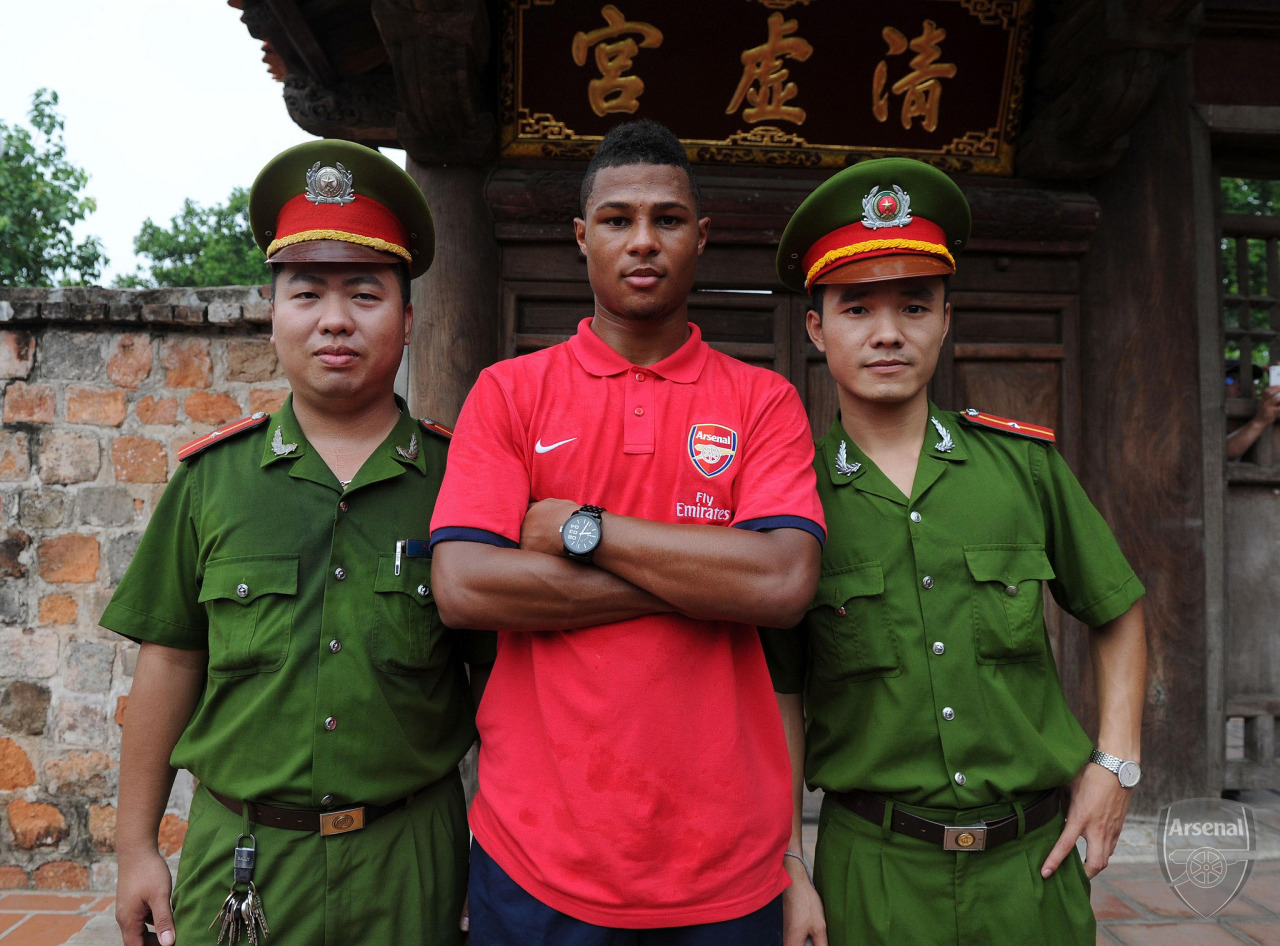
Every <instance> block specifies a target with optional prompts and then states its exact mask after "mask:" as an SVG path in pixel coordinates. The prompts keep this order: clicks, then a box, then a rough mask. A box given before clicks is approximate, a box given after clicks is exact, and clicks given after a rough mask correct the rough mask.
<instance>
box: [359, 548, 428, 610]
mask: <svg viewBox="0 0 1280 946" xmlns="http://www.w3.org/2000/svg"><path fill="white" fill-rule="evenodd" d="M373 590H374V591H376V592H388V591H398V592H399V593H400V594H402V595H408V596H409V597H410V598H412V599H413V600H414V601H416V602H418V604H427V603H428V602H430V601H431V559H429V558H409V557H408V556H405V555H402V556H400V574H399V575H397V574H396V557H395V556H394V555H379V556H378V577H377V578H375V579H374V581H373Z"/></svg>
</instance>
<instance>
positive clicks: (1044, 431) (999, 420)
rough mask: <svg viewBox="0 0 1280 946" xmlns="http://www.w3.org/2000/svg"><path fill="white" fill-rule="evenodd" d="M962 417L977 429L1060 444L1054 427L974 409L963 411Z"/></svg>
mask: <svg viewBox="0 0 1280 946" xmlns="http://www.w3.org/2000/svg"><path fill="white" fill-rule="evenodd" d="M960 416H961V417H962V418H963V419H964V420H965V421H966V422H967V423H970V424H973V425H974V426H975V427H987V428H989V429H991V430H999V431H1002V432H1004V433H1006V434H1014V435H1015V436H1018V437H1030V438H1031V439H1032V440H1043V441H1045V442H1046V443H1057V442H1058V438H1057V436H1055V435H1054V432H1053V428H1052V427H1041V426H1040V425H1039V424H1028V423H1027V422H1026V421H1023V420H1010V419H1009V418H1007V417H997V416H996V415H995V414H984V413H983V412H982V411H978V410H974V409H973V408H972V407H971V408H969V409H968V410H963V411H961V412H960Z"/></svg>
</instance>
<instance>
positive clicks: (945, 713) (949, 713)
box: [942, 706, 956, 719]
mask: <svg viewBox="0 0 1280 946" xmlns="http://www.w3.org/2000/svg"><path fill="white" fill-rule="evenodd" d="M942 718H943V719H955V718H956V711H955V710H953V709H952V708H951V707H950V706H944V707H942Z"/></svg>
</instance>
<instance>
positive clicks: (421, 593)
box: [418, 585, 431, 598]
mask: <svg viewBox="0 0 1280 946" xmlns="http://www.w3.org/2000/svg"><path fill="white" fill-rule="evenodd" d="M429 594H431V589H430V588H428V587H427V586H426V585H419V586H418V595H419V596H420V597H423V598H425V597H426V596H427V595H429Z"/></svg>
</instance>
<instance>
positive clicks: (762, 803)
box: [431, 122, 825, 946]
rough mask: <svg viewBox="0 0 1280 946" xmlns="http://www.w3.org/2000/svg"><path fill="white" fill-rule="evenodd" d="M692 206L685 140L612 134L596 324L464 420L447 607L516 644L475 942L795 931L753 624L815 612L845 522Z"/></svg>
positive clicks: (478, 848) (478, 827)
mask: <svg viewBox="0 0 1280 946" xmlns="http://www.w3.org/2000/svg"><path fill="white" fill-rule="evenodd" d="M699 211H700V206H699V200H698V192H697V184H696V182H695V180H694V178H693V175H692V172H691V171H690V169H689V165H688V161H687V159H686V158H685V154H684V150H683V148H682V147H681V146H680V143H679V142H678V141H677V140H676V138H675V137H674V136H673V135H671V133H670V132H668V131H667V130H666V129H664V128H662V127H661V126H658V125H654V124H652V123H649V122H635V123H631V124H625V125H621V126H619V127H617V128H615V129H614V130H613V131H612V132H610V133H609V135H607V136H606V137H605V139H604V141H603V142H602V143H601V145H600V147H599V149H598V150H597V152H596V155H595V157H594V158H593V160H592V162H591V164H590V166H589V167H588V169H587V174H586V178H585V180H584V182H583V187H582V217H581V218H580V219H577V220H575V221H574V228H575V231H576V234H577V239H578V244H579V246H580V247H581V249H582V252H583V254H584V255H585V256H586V259H587V273H588V278H589V279H590V281H591V288H592V290H593V292H594V294H595V314H594V317H593V318H588V319H584V320H583V321H582V323H581V324H580V325H579V326H578V332H577V334H576V335H575V336H574V337H573V338H571V339H570V340H569V341H567V342H565V343H564V344H561V345H557V346H555V347H553V348H549V349H546V350H544V351H540V352H537V353H535V354H531V355H526V356H524V357H521V358H516V359H514V360H511V361H506V362H502V363H500V364H497V365H494V366H493V367H491V368H489V369H487V370H485V371H484V372H483V373H482V374H481V376H480V378H479V380H478V381H477V382H476V386H475V388H474V389H473V390H472V392H471V394H470V396H469V397H468V399H467V403H466V405H465V406H464V407H463V410H462V415H461V417H460V418H459V420H458V430H457V433H456V435H455V437H454V440H453V444H452V448H451V450H450V456H449V466H448V469H447V471H446V474H445V481H444V484H443V485H442V487H441V492H440V496H439V499H438V500H437V505H436V511H435V514H434V516H433V519H432V524H431V538H432V543H433V550H434V559H433V572H434V580H433V585H434V587H435V594H436V600H437V602H438V605H439V608H440V612H441V615H442V617H443V618H444V620H445V622H446V623H449V624H453V625H457V626H467V627H473V628H493V629H497V630H498V631H500V632H501V633H500V634H499V645H498V661H497V664H496V665H495V668H494V672H493V675H492V677H491V678H490V681H489V685H488V690H487V691H486V694H485V697H484V700H483V702H482V704H481V707H480V713H479V719H478V726H479V729H480V731H481V740H482V748H481V756H480V790H479V794H478V795H477V796H476V800H475V803H474V805H473V806H472V809H471V828H472V831H473V833H474V835H475V845H474V846H473V863H472V869H471V870H472V875H471V884H472V886H471V888H470V889H471V892H470V898H471V936H472V942H473V944H475V946H490V944H496V943H520V944H526V943H544V942H546V943H557V944H562V943H572V944H584V946H586V944H591V946H595V944H601V946H603V944H613V943H621V942H626V943H636V944H645V943H680V944H682V946H686V944H687V946H694V944H696V946H704V944H711V943H733V944H735V946H750V944H756V943H760V944H765V943H776V942H777V941H778V936H779V935H780V930H781V902H780V894H781V892H782V890H783V888H784V887H786V885H787V874H786V872H785V871H784V869H783V857H784V851H785V849H786V843H787V838H788V835H789V833H790V828H789V824H790V788H789V769H788V762H787V754H786V745H785V741H784V738H783V732H782V728H781V724H780V720H779V714H778V708H777V705H776V703H775V701H774V698H773V696H772V693H771V689H770V686H771V685H770V681H769V676H768V671H767V669H766V667H765V663H764V659H763V656H762V652H761V648H760V644H759V640H758V637H757V635H756V633H755V630H754V625H756V624H765V625H777V624H779V622H783V621H786V620H788V618H790V619H791V621H790V623H795V619H798V617H799V615H801V614H802V613H803V611H804V609H805V607H806V606H807V605H808V603H809V601H810V599H811V598H812V596H813V591H814V587H815V584H816V581H817V574H818V561H819V558H820V555H821V543H822V542H823V540H824V539H825V532H824V525H823V519H822V509H821V507H820V505H819V503H818V501H817V499H816V494H815V484H814V476H813V472H812V469H811V467H810V462H811V460H812V456H813V448H812V442H811V438H810V433H809V425H808V422H807V419H806V417H805V413H804V410H803V407H802V406H801V403H800V399H799V397H798V396H797V395H796V392H795V389H794V388H792V387H791V385H790V384H788V383H787V382H786V381H785V380H784V379H783V378H781V377H779V376H778V375H777V374H774V373H773V372H771V371H765V370H761V369H758V368H753V367H750V366H748V365H745V364H742V363H741V362H738V361H735V360H734V359H732V358H729V357H727V356H725V355H722V354H720V353H718V352H716V351H713V350H712V349H711V348H710V347H708V346H707V344H706V343H705V342H703V341H702V337H701V333H700V332H699V330H698V327H697V326H696V325H691V324H690V323H689V322H688V313H687V301H688V295H689V292H690V290H691V288H692V285H693V276H694V266H695V263H696V260H697V257H698V255H699V254H700V253H701V252H702V248H703V246H704V245H705V243H706V239H707V227H708V221H707V219H706V218H704V217H701V214H700V212H699ZM584 503H586V504H590V505H586V506H584V505H583V504H584ZM562 528H563V531H562ZM621 930H627V931H631V932H628V933H626V934H619V931H621ZM635 931H642V932H635Z"/></svg>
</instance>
